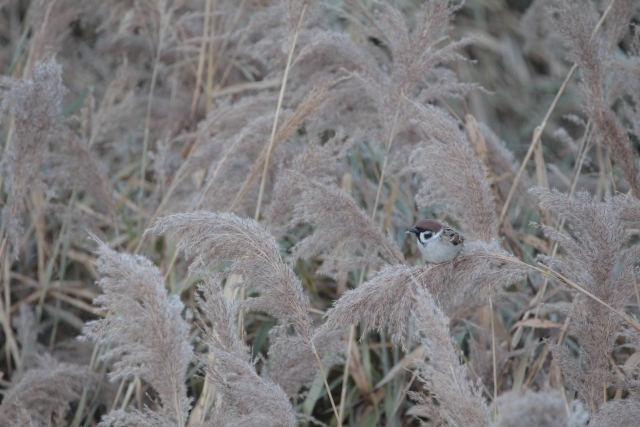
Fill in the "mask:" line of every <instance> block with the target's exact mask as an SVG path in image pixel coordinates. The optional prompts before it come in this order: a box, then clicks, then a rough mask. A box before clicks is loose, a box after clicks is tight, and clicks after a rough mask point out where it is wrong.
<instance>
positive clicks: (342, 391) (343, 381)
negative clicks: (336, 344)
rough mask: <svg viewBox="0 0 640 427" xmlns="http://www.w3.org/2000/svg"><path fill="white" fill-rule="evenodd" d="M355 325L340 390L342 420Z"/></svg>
mask: <svg viewBox="0 0 640 427" xmlns="http://www.w3.org/2000/svg"><path fill="white" fill-rule="evenodd" d="M355 329H356V327H355V325H351V327H350V328H349V343H348V344H347V360H346V361H345V365H344V372H343V374H342V390H341V391H340V410H339V411H338V419H339V420H340V421H342V417H343V416H344V404H345V401H346V398H347V382H348V381H349V364H350V363H349V362H350V361H351V352H352V351H353V335H354V334H355Z"/></svg>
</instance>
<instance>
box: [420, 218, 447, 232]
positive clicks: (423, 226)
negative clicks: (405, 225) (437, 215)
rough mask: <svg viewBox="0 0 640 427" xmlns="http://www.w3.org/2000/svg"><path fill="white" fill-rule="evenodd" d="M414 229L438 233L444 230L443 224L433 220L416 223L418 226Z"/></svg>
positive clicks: (422, 220)
mask: <svg viewBox="0 0 640 427" xmlns="http://www.w3.org/2000/svg"><path fill="white" fill-rule="evenodd" d="M414 228H417V229H420V230H426V231H431V232H432V233H437V232H438V231H440V230H441V229H442V224H440V223H439V222H438V221H436V220H433V219H421V220H420V221H418V222H417V223H416V225H414Z"/></svg>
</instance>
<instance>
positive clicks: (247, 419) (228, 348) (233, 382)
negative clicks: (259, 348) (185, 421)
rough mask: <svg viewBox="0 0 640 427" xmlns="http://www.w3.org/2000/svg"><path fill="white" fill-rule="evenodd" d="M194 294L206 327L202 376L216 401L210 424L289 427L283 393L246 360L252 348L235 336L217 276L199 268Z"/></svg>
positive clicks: (231, 311)
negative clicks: (206, 352) (206, 349)
mask: <svg viewBox="0 0 640 427" xmlns="http://www.w3.org/2000/svg"><path fill="white" fill-rule="evenodd" d="M203 278H204V283H203V284H202V285H200V286H199V290H200V294H199V296H198V297H197V300H198V302H199V306H200V309H201V310H200V313H199V315H198V316H199V317H200V319H201V320H202V324H204V325H210V326H205V329H204V333H205V341H206V343H207V345H208V347H209V352H210V355H209V357H205V358H203V362H204V365H205V371H206V372H207V378H208V379H209V380H210V381H211V382H212V383H213V386H214V389H215V392H216V394H218V395H219V397H220V399H219V402H221V403H220V404H219V405H218V404H217V405H216V406H215V408H214V413H213V416H212V418H211V424H210V425H211V426H224V427H232V426H235V427H244V426H248V427H254V426H255V427H260V426H267V427H280V426H283V427H294V426H296V425H297V424H296V419H295V416H294V414H293V409H292V407H291V403H289V399H288V398H287V395H286V394H285V392H284V391H283V390H282V388H280V387H279V386H278V385H277V384H275V383H273V382H272V381H270V380H269V379H265V378H261V377H260V376H259V375H258V374H257V373H256V370H255V367H254V365H253V363H252V362H251V351H250V350H249V348H248V347H247V346H246V345H245V344H244V343H243V342H242V341H240V340H239V339H238V337H237V333H236V327H235V325H234V323H233V320H234V318H235V312H236V310H235V307H234V306H233V305H231V303H229V302H228V301H227V300H226V299H225V297H224V295H223V294H222V289H221V287H220V285H219V283H218V281H217V280H216V277H214V276H211V275H208V274H206V273H203Z"/></svg>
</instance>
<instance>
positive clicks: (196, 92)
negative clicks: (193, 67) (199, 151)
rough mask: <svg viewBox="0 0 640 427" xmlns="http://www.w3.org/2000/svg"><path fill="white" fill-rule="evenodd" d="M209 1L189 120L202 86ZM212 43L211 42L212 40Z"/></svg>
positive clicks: (193, 113) (209, 1)
mask: <svg viewBox="0 0 640 427" xmlns="http://www.w3.org/2000/svg"><path fill="white" fill-rule="evenodd" d="M211 1H212V0H206V2H205V4H204V24H203V26H202V44H200V54H199V55H198V70H197V71H196V84H195V86H194V88H193V97H192V99H191V120H193V118H194V116H195V114H196V107H197V106H198V98H199V96H200V86H201V85H202V71H203V69H204V53H205V50H206V48H207V35H208V34H207V31H209V19H210V18H211ZM212 43H213V40H212Z"/></svg>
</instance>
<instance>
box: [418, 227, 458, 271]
mask: <svg viewBox="0 0 640 427" xmlns="http://www.w3.org/2000/svg"><path fill="white" fill-rule="evenodd" d="M407 233H414V234H415V235H416V237H417V238H418V249H420V252H422V256H423V257H424V259H425V261H427V262H429V263H433V264H440V263H443V262H449V261H453V260H454V259H455V257H457V256H458V254H459V253H460V249H462V245H463V244H464V237H463V236H462V235H461V234H459V233H458V232H456V231H454V230H452V229H451V228H449V227H447V226H446V225H443V224H441V223H439V222H438V221H436V220H433V219H423V220H420V221H418V222H417V223H416V225H414V226H413V227H411V228H410V229H409V230H408V231H407Z"/></svg>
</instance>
